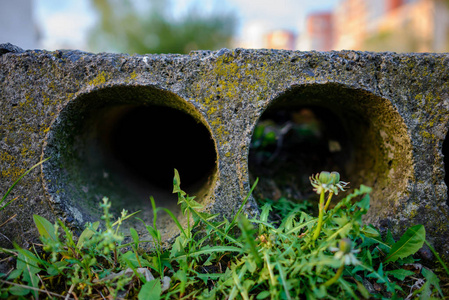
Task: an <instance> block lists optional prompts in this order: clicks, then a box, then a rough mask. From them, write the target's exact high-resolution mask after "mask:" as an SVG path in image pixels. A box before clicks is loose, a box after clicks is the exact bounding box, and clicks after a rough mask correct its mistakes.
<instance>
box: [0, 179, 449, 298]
mask: <svg viewBox="0 0 449 300" xmlns="http://www.w3.org/2000/svg"><path fill="white" fill-rule="evenodd" d="M326 180H327V179H326ZM330 182H331V183H332V180H331V181H330ZM333 183H335V184H337V183H338V182H333ZM314 184H315V185H316V184H320V182H317V181H315V182H314ZM253 189H254V186H253ZM370 191H371V189H370V188H369V187H366V186H363V185H362V186H360V188H359V189H355V190H354V191H353V192H352V193H351V194H349V195H347V196H346V197H345V198H344V199H342V200H340V201H339V202H338V203H336V205H335V206H334V207H333V208H332V209H329V210H328V209H327V207H328V205H326V206H324V204H323V203H324V201H321V204H320V208H319V211H320V214H319V216H313V215H311V214H310V213H309V209H308V208H310V205H306V204H295V203H292V202H289V201H287V200H286V199H282V200H280V201H277V202H275V201H270V200H264V201H262V202H261V212H260V215H259V216H257V217H256V218H249V217H248V216H246V215H245V214H244V211H243V209H242V208H243V207H244V205H245V202H246V200H247V199H248V197H247V198H246V199H245V201H243V203H242V206H241V208H240V209H239V210H238V213H237V214H236V215H235V217H234V218H233V219H232V220H222V219H220V218H219V216H218V215H212V214H208V213H206V212H203V209H204V208H203V206H202V205H201V204H200V203H198V202H196V201H195V198H194V197H191V196H189V195H187V194H186V193H185V192H184V191H183V190H182V189H181V186H180V178H179V175H178V173H177V172H176V171H175V178H174V189H173V192H174V193H176V194H177V195H178V204H179V205H180V207H181V210H182V212H183V214H184V215H185V216H187V219H188V220H189V222H188V225H187V226H186V228H183V227H181V225H180V223H179V222H178V220H177V219H176V217H175V216H174V215H173V214H172V213H171V212H170V211H168V210H167V209H164V208H157V207H156V206H155V202H154V199H152V198H151V199H150V200H151V204H152V205H153V211H154V219H153V223H152V224H145V227H146V229H147V231H148V233H149V234H150V236H151V237H152V240H151V241H142V240H140V237H139V235H138V233H137V231H136V230H134V229H132V228H131V229H130V230H129V232H126V233H123V232H122V231H121V230H120V226H121V224H122V223H123V222H126V219H128V218H130V217H133V215H132V214H131V215H130V214H128V212H126V211H123V212H122V214H121V216H120V217H118V218H117V219H114V218H113V216H112V215H111V214H110V212H109V210H110V207H111V203H110V202H109V201H108V199H107V198H105V199H103V202H102V203H101V204H100V205H101V207H102V208H103V217H102V220H101V221H100V220H99V221H98V222H95V223H93V224H86V228H85V230H84V231H83V232H82V233H81V234H80V235H79V236H76V235H75V234H74V233H73V232H72V231H71V230H70V229H69V228H67V227H66V226H65V224H64V223H63V222H61V221H58V222H57V223H56V224H51V223H50V222H49V221H47V220H46V219H44V218H42V217H40V216H34V221H35V224H36V226H37V228H38V230H39V233H40V235H41V241H42V245H33V246H32V247H31V248H29V249H22V248H19V247H17V248H16V249H14V250H7V249H3V250H2V251H3V252H5V253H7V254H8V255H9V256H10V257H12V258H14V259H15V268H14V269H13V270H11V271H10V272H8V273H7V274H0V298H4V299H33V298H34V299H38V298H39V299H53V298H54V299H61V298H62V299H92V298H96V299H111V298H112V299H114V298H117V299H120V298H126V299H316V298H318V299H319V298H322V299H365V298H370V299H377V298H378V299H385V298H392V299H405V298H407V297H408V298H407V299H431V298H432V297H435V298H440V297H443V292H442V289H441V287H440V283H439V279H438V277H437V276H436V275H435V273H434V272H433V271H432V270H431V269H429V268H427V267H425V266H423V265H422V264H421V263H420V262H419V260H418V259H416V258H414V257H413V255H414V254H415V253H416V252H417V251H418V250H419V249H420V248H421V247H422V246H423V244H424V243H425V242H426V241H425V228H424V226H422V225H416V226H412V227H411V228H410V229H409V230H407V232H405V233H404V235H403V236H402V237H401V238H400V239H399V240H398V241H395V240H394V239H393V237H392V235H391V233H390V232H387V233H386V234H385V235H384V236H382V235H381V234H380V232H379V231H378V230H377V229H376V228H374V227H372V226H369V225H364V224H362V216H363V215H364V214H366V212H367V211H368V209H369V203H370V197H369V194H370ZM319 192H320V195H324V193H325V192H328V195H329V197H328V199H329V201H330V198H332V195H331V192H332V189H330V190H323V189H320V190H319ZM248 196H249V195H248ZM322 197H324V196H322ZM161 210H163V211H165V212H166V213H168V214H169V215H170V216H171V217H172V218H173V220H174V222H175V223H176V224H177V225H178V227H179V232H180V234H179V236H178V237H177V238H176V240H175V242H174V243H173V245H172V247H171V248H170V249H163V247H162V240H161V235H160V232H159V230H158V228H157V213H158V212H160V211H161ZM100 223H102V226H100ZM127 240H129V241H130V242H125V241H127ZM143 243H152V244H153V245H154V247H153V248H154V251H153V252H150V253H145V252H144V251H142V247H141V246H142V244H143ZM426 243H427V242H426ZM429 246H430V244H429ZM432 251H434V249H432ZM434 253H435V254H436V256H437V258H438V259H439V256H438V254H437V253H436V252H434ZM441 263H442V262H441ZM442 266H443V267H444V268H445V270H446V272H448V271H447V267H446V266H445V265H444V263H442ZM448 275H449V272H448Z"/></svg>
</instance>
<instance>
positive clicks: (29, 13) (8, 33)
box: [0, 0, 39, 49]
mask: <svg viewBox="0 0 449 300" xmlns="http://www.w3.org/2000/svg"><path fill="white" fill-rule="evenodd" d="M0 28H1V30H0V43H7V42H9V43H11V44H14V45H17V46H19V47H21V48H23V49H36V48H39V34H38V30H37V26H36V23H35V22H34V19H33V1H32V0H14V1H7V0H2V1H0Z"/></svg>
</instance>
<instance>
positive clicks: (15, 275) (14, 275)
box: [8, 269, 24, 280]
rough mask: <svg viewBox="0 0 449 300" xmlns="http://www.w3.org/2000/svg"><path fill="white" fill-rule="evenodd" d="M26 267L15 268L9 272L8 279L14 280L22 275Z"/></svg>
mask: <svg viewBox="0 0 449 300" xmlns="http://www.w3.org/2000/svg"><path fill="white" fill-rule="evenodd" d="M23 270H24V269H15V270H13V271H12V272H11V273H9V276H8V280H13V279H16V278H18V277H19V276H20V275H22V272H23Z"/></svg>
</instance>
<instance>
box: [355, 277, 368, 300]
mask: <svg viewBox="0 0 449 300" xmlns="http://www.w3.org/2000/svg"><path fill="white" fill-rule="evenodd" d="M355 283H356V284H357V290H358V291H359V292H360V294H362V296H363V298H365V299H369V298H370V297H371V294H370V293H369V292H368V290H367V289H366V287H365V286H364V285H363V284H362V283H360V282H359V281H357V280H356V282H355Z"/></svg>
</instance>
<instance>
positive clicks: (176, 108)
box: [0, 44, 449, 261]
mask: <svg viewBox="0 0 449 300" xmlns="http://www.w3.org/2000/svg"><path fill="white" fill-rule="evenodd" d="M0 55H1V56H0V109H1V119H0V122H1V123H0V154H1V163H0V167H1V181H0V194H1V195H3V194H4V193H5V191H6V190H7V189H8V188H9V187H10V186H11V185H12V183H13V182H14V181H15V180H16V179H17V178H18V177H19V176H20V175H21V174H22V173H23V172H24V171H25V170H27V169H28V168H30V167H31V166H32V165H34V164H35V163H37V162H39V161H40V160H42V159H43V158H47V157H50V159H49V160H48V161H47V162H46V163H44V164H43V166H42V168H40V169H36V170H34V171H32V172H31V174H30V175H28V176H26V177H25V178H24V179H23V180H21V181H20V183H19V184H18V185H17V186H16V188H15V189H14V190H13V193H12V194H11V195H10V196H9V197H10V198H9V199H12V198H13V197H18V200H17V201H15V202H14V203H13V204H12V205H11V206H10V207H8V208H7V209H6V210H5V211H3V212H2V214H1V216H0V219H1V220H0V223H3V222H4V221H5V220H6V219H8V218H9V217H11V216H13V215H14V214H17V215H16V216H15V218H13V220H12V221H10V222H9V223H7V225H5V226H4V227H2V228H0V231H1V232H2V236H1V238H0V239H1V240H2V244H3V245H4V246H8V245H9V246H10V241H12V240H14V239H15V240H17V241H18V242H19V243H22V244H26V243H28V242H30V241H33V239H35V237H36V235H37V233H36V230H35V229H34V224H33V221H32V215H33V214H39V215H42V216H44V217H46V218H48V219H50V220H54V218H55V216H57V217H60V218H65V220H66V222H67V223H69V224H71V225H72V226H78V227H80V226H82V225H83V224H84V223H85V222H88V221H94V220H97V219H98V218H99V217H100V215H101V211H100V209H99V206H98V203H99V202H100V201H101V199H102V198H103V197H104V196H107V197H109V199H110V200H111V202H112V205H113V207H115V210H113V212H114V213H115V215H118V213H119V211H120V210H121V209H122V208H126V209H128V210H129V211H135V210H141V213H140V217H141V218H142V219H144V220H145V221H147V222H148V221H150V220H151V218H152V211H151V205H150V201H149V196H150V195H152V196H154V198H155V200H156V203H157V204H158V205H159V206H164V207H167V208H169V209H170V210H172V211H174V213H175V214H176V215H178V216H179V209H178V208H177V205H176V197H175V196H173V195H172V194H171V183H172V181H171V180H172V177H173V169H174V168H177V169H178V170H179V172H180V175H181V187H183V188H185V189H186V190H187V192H189V193H191V194H194V195H196V196H197V200H198V201H199V202H200V203H202V204H203V205H204V206H205V207H206V210H208V211H211V212H216V213H220V214H222V215H223V216H225V217H231V216H233V214H234V213H235V212H236V211H237V210H238V208H239V205H240V204H241V202H242V200H243V199H244V198H245V196H246V195H247V193H248V191H249V189H250V185H251V182H250V172H251V170H249V169H248V161H249V159H248V154H249V150H250V146H251V138H252V134H253V131H254V128H255V126H256V124H257V123H258V121H259V120H260V118H261V116H262V114H264V113H267V114H269V113H270V112H276V111H279V110H285V111H287V112H288V111H296V110H298V109H301V108H311V109H312V110H313V111H314V112H315V114H317V115H319V114H320V112H326V113H323V116H324V117H322V118H323V120H322V121H323V124H327V125H326V126H327V127H328V129H329V130H330V131H332V130H333V131H335V132H337V134H336V137H335V139H337V140H338V139H339V141H338V147H337V148H338V155H339V157H338V158H335V160H333V163H332V164H331V163H324V164H322V165H321V166H322V167H329V168H330V167H335V169H337V170H339V171H340V172H341V173H342V174H345V178H342V179H343V180H345V179H346V180H347V181H350V182H351V187H354V188H355V187H357V186H358V185H359V184H361V183H363V184H365V185H368V186H372V187H373V193H372V200H371V209H370V211H369V214H368V215H367V217H366V218H365V221H366V222H369V223H373V224H376V225H380V226H381V227H382V228H390V229H391V230H392V231H393V232H394V233H395V234H397V235H399V234H401V233H402V232H404V230H405V229H406V228H408V227H409V226H411V225H414V224H424V225H425V228H426V232H427V237H428V240H429V241H430V242H431V243H433V244H434V246H435V247H436V249H437V250H438V251H439V252H440V254H441V255H442V256H443V257H444V258H445V260H446V261H448V257H449V244H448V243H447V237H448V236H449V226H448V225H449V219H448V206H447V187H446V184H445V181H444V179H445V166H444V158H443V153H444V152H445V151H447V150H444V149H443V142H444V141H445V139H446V134H447V128H448V112H449V96H448V93H449V81H448V76H449V75H448V74H449V72H448V70H449V57H448V55H446V54H396V53H370V52H355V51H340V52H334V51H333V52H299V51H278V50H244V49H236V50H228V49H222V50H219V51H199V52H192V53H191V54H189V55H172V54H167V55H134V56H129V55H124V54H107V53H101V54H91V53H84V52H80V51H69V50H63V51H55V52H49V51H40V50H34V51H23V50H21V49H20V48H18V47H15V46H12V45H10V44H3V45H1V46H0ZM331 115H332V117H326V116H331ZM326 122H327V123H326ZM334 148H335V147H334ZM329 153H330V152H329ZM329 155H333V154H332V153H331V154H329ZM323 161H326V158H324V159H323ZM318 167H320V165H319V164H318ZM298 168H299V167H298ZM318 171H321V170H320V169H318V170H316V172H318ZM329 171H332V169H329ZM298 172H301V170H299V171H298ZM304 172H305V171H304ZM267 174H269V173H267ZM300 175H301V176H303V177H304V178H307V177H308V176H310V175H311V174H309V173H304V174H300ZM246 211H247V213H249V214H254V213H255V212H256V211H257V206H256V204H255V201H254V200H253V199H252V198H250V200H249V202H248V204H247V206H246ZM179 217H180V216H179ZM158 220H159V228H160V229H161V230H162V231H163V236H164V240H165V241H167V242H170V240H171V239H172V238H173V237H174V236H175V235H176V232H177V230H176V226H175V225H174V222H173V221H172V220H171V219H170V218H169V217H168V216H164V215H162V214H161V217H160V218H158ZM131 224H132V225H131V226H134V227H137V228H140V229H139V230H142V226H141V225H140V223H139V222H136V223H133V221H131ZM139 226H140V227H139Z"/></svg>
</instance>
